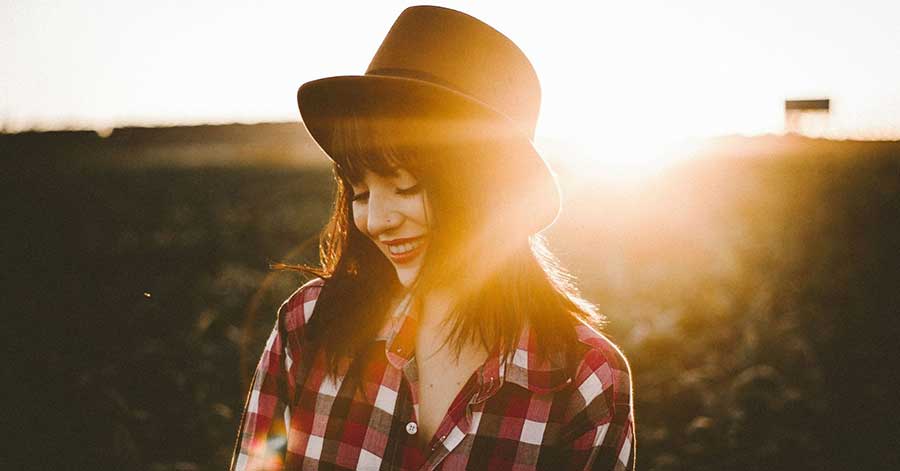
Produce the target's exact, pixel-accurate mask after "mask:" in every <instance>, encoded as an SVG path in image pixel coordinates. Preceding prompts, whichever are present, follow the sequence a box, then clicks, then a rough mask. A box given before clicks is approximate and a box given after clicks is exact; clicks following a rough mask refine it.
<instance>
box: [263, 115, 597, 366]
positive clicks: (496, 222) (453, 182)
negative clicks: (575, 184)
mask: <svg viewBox="0 0 900 471" xmlns="http://www.w3.org/2000/svg"><path fill="white" fill-rule="evenodd" d="M332 128H333V135H332V142H331V143H329V144H330V145H329V146H328V151H329V154H330V156H331V157H332V159H333V161H334V172H333V173H334V178H335V182H336V184H337V185H336V190H335V198H334V208H333V212H332V215H331V218H330V220H329V222H328V224H327V225H326V227H325V228H324V230H323V231H322V234H321V239H320V244H319V255H320V266H319V267H306V266H289V265H280V266H279V267H280V268H293V269H299V270H302V271H305V272H307V273H312V274H315V275H317V276H321V277H322V278H324V279H325V280H326V283H325V286H324V288H323V290H322V293H321V294H320V295H319V298H318V301H317V303H316V308H315V314H314V315H313V316H312V320H311V322H310V328H309V329H307V332H308V333H309V334H310V340H311V341H313V342H315V345H317V346H318V347H321V348H322V349H323V350H324V352H325V356H326V361H327V364H328V366H329V369H330V371H331V373H332V374H338V372H339V370H340V368H341V365H342V364H343V363H342V362H343V360H345V359H347V358H353V357H355V356H356V355H358V354H360V353H361V352H363V351H364V350H365V348H366V346H367V344H368V343H369V342H371V340H372V339H373V338H374V337H375V335H376V334H377V332H378V330H379V329H380V327H381V326H382V324H383V323H384V321H385V320H386V318H387V316H388V315H389V313H388V310H389V304H390V302H391V300H392V299H393V298H394V297H395V296H397V295H398V294H399V293H400V291H401V290H402V288H401V286H400V284H399V282H398V280H397V277H396V273H395V271H394V268H393V266H392V265H391V264H390V263H389V262H388V260H387V259H386V258H385V257H384V256H383V255H382V254H381V252H380V251H379V250H378V248H377V247H375V245H374V244H373V243H372V242H371V241H370V240H369V239H368V238H367V237H366V236H365V235H364V234H362V233H361V232H359V230H357V228H356V227H355V226H354V224H353V216H352V205H351V203H352V201H351V199H352V189H351V185H352V184H353V183H355V182H359V181H361V180H362V178H363V176H364V175H365V172H366V171H371V172H374V173H376V174H380V175H391V174H392V173H394V172H395V171H396V169H398V168H403V169H406V170H407V171H409V172H410V173H411V174H413V176H415V177H416V179H417V180H418V181H419V183H420V184H421V185H422V187H423V188H424V191H425V192H426V194H427V198H428V202H429V204H430V207H431V210H432V211H431V212H432V213H433V214H431V215H430V216H431V218H430V221H429V234H430V240H429V247H428V250H427V251H426V254H425V259H424V262H423V266H422V269H421V270H420V273H419V275H418V278H417V280H416V282H415V283H414V286H413V287H412V288H411V289H412V293H413V296H418V295H420V294H422V293H425V292H427V291H428V290H431V289H435V288H436V287H440V286H442V285H447V284H450V283H452V284H453V285H455V286H461V287H462V288H463V289H462V292H463V293H464V295H462V296H461V297H460V299H458V300H457V303H456V305H455V306H454V307H453V309H452V311H451V314H450V316H449V317H448V319H447V321H446V324H445V325H446V326H447V336H446V338H445V339H444V341H445V342H446V344H447V345H449V346H451V347H452V348H454V350H455V352H456V353H457V354H458V353H459V352H460V351H461V349H463V348H464V347H465V346H466V345H467V344H470V342H475V343H478V344H481V345H482V346H484V348H485V349H486V350H487V351H499V352H501V353H502V354H504V355H505V357H506V359H508V358H509V355H512V353H513V352H514V351H515V347H516V345H517V342H518V340H519V336H520V334H521V332H522V331H523V329H524V328H525V327H526V326H530V327H531V328H532V329H533V331H534V333H535V337H536V341H537V346H538V353H539V354H540V355H550V354H554V353H565V354H569V353H571V352H570V350H571V348H570V347H571V346H572V345H574V343H575V331H574V328H573V325H574V324H575V323H576V322H584V323H587V324H589V325H592V326H594V327H598V328H599V327H600V325H601V324H602V322H603V319H602V317H601V316H600V315H598V314H597V312H596V311H595V309H594V307H593V306H592V305H591V304H590V303H588V302H586V301H584V300H583V299H582V298H581V297H580V296H579V294H578V291H577V289H576V287H575V284H574V279H573V278H572V277H571V276H570V275H568V274H567V273H566V272H565V271H564V270H563V269H562V268H561V267H560V265H559V263H558V262H557V260H556V258H555V257H554V256H553V255H552V253H551V252H550V251H549V250H548V249H547V247H546V245H545V243H544V240H543V239H542V238H541V237H540V236H538V235H531V232H532V231H533V230H532V229H530V226H529V224H528V223H527V221H526V220H527V217H528V214H529V208H527V207H525V208H520V207H517V202H521V201H525V200H526V199H527V198H526V196H525V194H524V193H521V192H523V191H527V188H528V182H519V181H515V179H514V178H513V179H510V178H506V176H508V175H509V174H510V173H511V171H510V170H508V167H507V168H504V165H503V164H504V163H506V164H508V163H509V162H515V159H514V158H513V157H512V156H510V155H509V154H510V153H511V152H515V151H516V149H517V148H518V147H519V145H516V144H515V143H513V142H511V141H508V140H505V139H502V138H500V139H498V138H493V139H492V138H487V137H483V136H482V137H479V136H477V135H475V134H473V133H467V132H460V131H461V130H464V128H463V127H459V126H447V123H445V122H441V121H439V120H432V119H425V118H423V117H422V116H418V117H416V118H403V117H400V118H397V117H394V118H383V119H373V118H361V117H353V116H351V117H346V118H344V119H341V120H339V121H335V123H334V125H333V127H332ZM510 182H512V183H510ZM522 205H523V204H519V206H522Z"/></svg>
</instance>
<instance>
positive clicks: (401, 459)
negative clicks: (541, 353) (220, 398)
mask: <svg viewBox="0 0 900 471" xmlns="http://www.w3.org/2000/svg"><path fill="white" fill-rule="evenodd" d="M322 286H323V282H322V281H321V280H314V281H312V282H310V283H307V284H306V285H305V286H303V287H301V288H300V289H298V290H297V291H296V292H295V293H294V294H293V295H291V297H290V298H288V299H287V301H285V302H284V304H282V306H281V308H280V309H279V311H278V313H279V315H278V321H277V322H276V325H275V329H274V330H273V331H272V335H271V336H270V337H269V340H268V342H267V343H266V347H265V351H264V352H263V355H262V358H261V359H260V362H259V366H258V367H257V370H256V373H255V375H254V378H253V385H252V386H251V388H250V395H249V398H248V399H247V404H246V407H245V409H244V415H243V418H242V421H241V428H240V433H239V435H238V440H237V444H236V447H235V454H234V457H233V459H232V465H231V468H232V469H233V470H240V471H244V470H271V469H278V470H280V469H372V470H375V469H381V470H419V469H427V470H435V469H441V470H461V469H491V470H505V469H509V470H522V471H525V470H533V469H554V470H570V469H592V470H601V469H602V470H614V469H615V470H620V469H628V470H633V469H634V449H635V442H634V416H633V413H632V402H631V380H630V377H629V370H628V364H627V362H626V360H625V358H624V357H623V356H622V354H621V353H620V352H619V351H618V350H617V349H616V347H615V346H614V345H613V344H612V343H611V342H609V341H608V340H607V339H606V338H605V337H603V336H602V335H600V334H598V333H597V332H595V331H594V330H592V329H590V328H589V327H587V326H578V327H577V336H578V339H579V341H580V343H581V347H582V349H581V352H582V354H581V355H580V363H579V365H578V366H577V368H574V369H569V368H566V364H565V362H564V361H562V360H561V359H559V360H552V359H551V360H544V361H539V360H538V357H537V356H536V355H534V354H533V352H534V348H533V347H534V343H533V339H532V335H531V332H530V331H526V332H525V333H524V334H523V335H522V337H521V340H520V342H519V345H518V348H517V350H516V352H515V353H514V355H513V356H512V361H511V362H509V363H501V361H500V356H499V355H497V354H494V355H492V356H490V357H489V358H488V359H487V361H486V362H485V363H484V364H483V365H482V366H481V367H480V368H478V370H476V371H475V372H474V373H473V374H472V376H471V377H470V378H469V380H468V382H467V383H466V385H465V386H463V388H462V390H461V391H460V392H459V394H458V395H457V396H456V398H455V399H454V400H453V402H452V404H451V406H450V408H449V409H448V411H447V415H446V416H445V417H444V419H443V422H442V423H441V424H440V425H439V426H438V429H437V431H436V432H435V434H434V437H433V438H432V439H431V443H430V444H429V445H428V446H426V447H424V448H423V447H422V446H421V445H420V443H419V440H418V439H417V438H416V436H415V434H416V433H417V429H418V426H417V419H416V417H417V410H418V402H417V400H416V393H417V391H418V387H417V373H416V362H415V361H410V360H411V359H412V356H413V350H414V346H415V334H416V322H417V321H416V317H415V316H414V315H408V314H402V315H398V316H395V317H393V318H392V319H390V321H389V322H388V323H387V325H386V326H385V328H384V329H382V331H381V334H380V335H379V336H378V337H377V338H376V339H375V341H373V343H372V345H371V347H370V350H369V352H368V354H366V355H363V356H361V357H360V358H359V359H357V360H356V361H354V362H348V364H349V365H350V366H349V368H353V369H354V370H355V372H354V374H343V375H341V376H340V377H339V378H338V379H337V380H332V379H330V378H329V377H328V376H327V375H326V374H325V362H324V355H323V354H322V352H321V351H317V352H313V351H309V350H310V349H309V348H304V347H305V346H304V345H303V343H304V341H303V340H302V339H303V335H302V333H303V329H304V326H305V325H306V324H307V322H308V321H309V318H310V316H311V315H312V313H313V307H314V306H315V302H316V298H317V297H318V295H319V292H320V291H321V288H322ZM309 355H312V356H311V357H309ZM560 358H561V357H560ZM348 371H349V370H348ZM567 371H575V375H574V377H570V376H569V374H568V373H567Z"/></svg>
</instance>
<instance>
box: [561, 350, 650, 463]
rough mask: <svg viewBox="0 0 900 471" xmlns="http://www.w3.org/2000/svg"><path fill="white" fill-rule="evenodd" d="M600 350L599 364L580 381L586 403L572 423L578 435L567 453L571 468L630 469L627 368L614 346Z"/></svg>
mask: <svg viewBox="0 0 900 471" xmlns="http://www.w3.org/2000/svg"><path fill="white" fill-rule="evenodd" d="M603 350H606V352H604V354H603V358H604V360H602V362H600V361H599V360H594V362H595V364H597V365H599V366H597V367H596V368H592V370H593V371H591V373H590V374H589V375H587V376H586V377H585V378H583V379H582V381H580V382H579V388H578V389H579V393H580V396H581V397H583V398H584V400H585V407H584V409H583V410H582V411H581V412H579V414H578V415H577V416H576V418H575V420H574V421H573V423H572V424H571V425H572V426H574V429H575V430H577V432H575V434H574V436H575V437H577V438H575V439H574V440H573V441H572V442H571V449H570V450H569V451H570V453H571V454H570V456H569V457H570V459H572V460H573V465H574V466H573V468H572V469H584V470H593V471H620V470H628V471H633V470H634V468H635V452H636V443H635V431H634V411H633V406H632V386H631V375H630V369H629V367H628V363H627V361H626V360H625V357H624V356H623V355H622V354H621V352H619V351H618V349H616V348H615V347H614V346H611V345H610V346H609V348H604V349H603ZM594 353H597V352H596V351H595V352H594ZM595 357H599V355H595Z"/></svg>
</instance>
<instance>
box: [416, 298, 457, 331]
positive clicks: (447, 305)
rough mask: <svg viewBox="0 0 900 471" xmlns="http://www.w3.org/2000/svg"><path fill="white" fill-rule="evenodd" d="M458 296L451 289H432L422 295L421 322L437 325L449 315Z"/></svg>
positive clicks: (427, 324) (425, 324)
mask: <svg viewBox="0 0 900 471" xmlns="http://www.w3.org/2000/svg"><path fill="white" fill-rule="evenodd" d="M457 299H458V297H457V296H456V294H455V293H453V292H452V291H451V290H437V291H435V290H432V291H430V292H428V293H425V294H424V295H423V296H422V301H421V304H420V305H419V306H420V311H419V324H420V325H422V326H437V325H439V324H441V323H443V322H444V321H445V320H447V318H448V317H449V315H450V313H451V311H452V310H453V306H454V304H455V303H456V300H457Z"/></svg>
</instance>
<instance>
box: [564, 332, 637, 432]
mask: <svg viewBox="0 0 900 471" xmlns="http://www.w3.org/2000/svg"><path fill="white" fill-rule="evenodd" d="M575 331H576V336H577V338H578V342H579V345H580V346H581V347H582V348H581V349H580V355H579V356H578V358H577V361H578V365H577V367H576V368H575V369H574V371H575V375H574V377H573V382H574V385H575V387H576V388H577V390H578V393H579V394H578V396H580V397H579V401H578V402H580V403H581V404H582V406H583V407H585V408H586V409H589V410H588V414H589V415H591V416H593V419H594V420H595V421H596V422H600V421H604V420H608V419H609V417H610V416H611V415H615V414H621V413H625V414H628V413H629V412H630V409H631V395H632V386H631V368H630V366H629V364H628V360H627V358H626V357H625V355H624V354H623V353H622V350H621V349H620V348H619V347H618V346H617V345H616V344H615V343H613V342H612V341H611V340H610V339H609V338H607V337H606V336H605V335H603V334H601V333H600V332H597V331H596V330H594V329H593V328H591V327H590V326H587V325H585V324H581V323H579V324H577V325H576V326H575Z"/></svg>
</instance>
